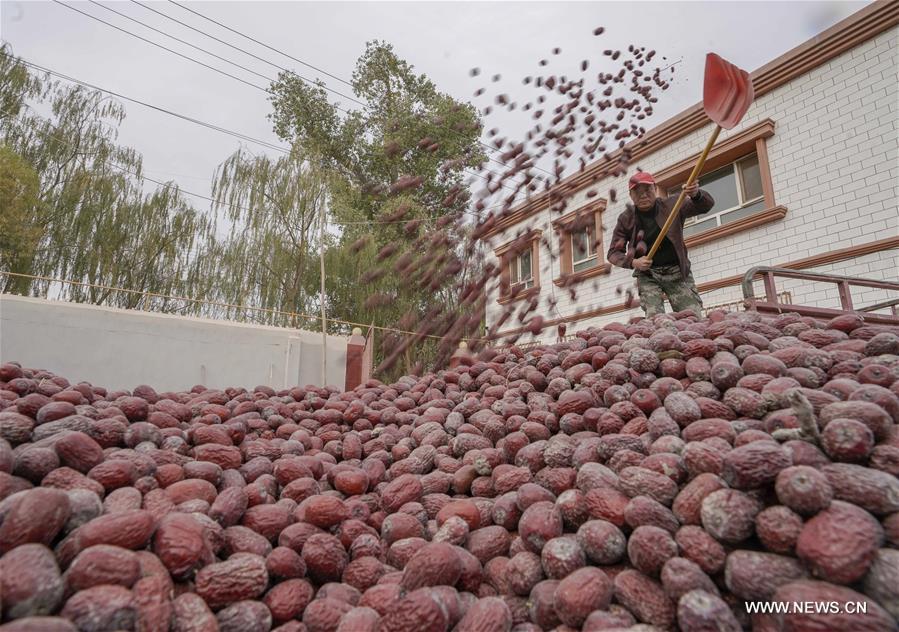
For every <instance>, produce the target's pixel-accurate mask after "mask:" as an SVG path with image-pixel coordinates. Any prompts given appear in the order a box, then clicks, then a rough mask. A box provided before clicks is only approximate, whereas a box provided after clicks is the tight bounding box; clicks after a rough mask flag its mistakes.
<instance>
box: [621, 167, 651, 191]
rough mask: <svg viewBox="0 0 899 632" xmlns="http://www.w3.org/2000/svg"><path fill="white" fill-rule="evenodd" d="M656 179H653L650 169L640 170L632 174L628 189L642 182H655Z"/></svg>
mask: <svg viewBox="0 0 899 632" xmlns="http://www.w3.org/2000/svg"><path fill="white" fill-rule="evenodd" d="M655 183H656V181H655V180H654V179H653V177H652V174H651V173H649V172H648V171H638V172H637V173H635V174H634V175H632V176H631V179H630V180H628V183H627V190H628V191H630V190H631V189H633V188H634V187H636V186H637V185H640V184H655Z"/></svg>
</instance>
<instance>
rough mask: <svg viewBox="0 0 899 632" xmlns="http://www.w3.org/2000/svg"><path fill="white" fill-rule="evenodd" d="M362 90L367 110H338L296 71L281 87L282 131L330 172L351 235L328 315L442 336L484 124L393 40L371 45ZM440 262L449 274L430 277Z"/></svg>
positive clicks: (335, 263)
mask: <svg viewBox="0 0 899 632" xmlns="http://www.w3.org/2000/svg"><path fill="white" fill-rule="evenodd" d="M351 84H352V90H353V94H354V100H355V101H358V102H360V103H361V104H362V105H361V106H360V107H358V108H355V107H354V109H344V106H346V105H348V104H346V103H344V104H342V105H341V104H339V103H338V104H332V103H330V102H329V100H328V93H327V91H326V90H325V89H324V87H323V86H322V85H320V84H316V85H312V84H309V83H307V82H305V81H303V80H302V79H300V78H299V77H298V76H296V75H295V74H293V73H289V72H284V73H281V75H279V78H278V81H276V82H275V83H274V84H273V85H272V88H271V89H272V92H273V97H272V102H273V108H274V111H273V113H272V115H271V119H272V121H273V123H274V129H275V132H276V134H277V135H278V136H279V137H280V138H282V139H284V140H286V141H289V142H290V143H291V145H292V146H295V147H300V148H302V150H303V151H304V153H305V154H306V155H307V156H308V157H310V159H312V160H314V161H315V162H316V163H317V164H319V165H320V166H321V167H322V168H323V169H326V170H327V171H328V172H329V173H330V174H331V178H330V179H329V182H330V187H329V192H330V204H329V212H330V217H331V220H332V222H333V223H334V224H336V225H337V226H338V227H339V231H340V240H339V242H338V243H337V244H336V245H335V246H334V248H332V249H331V250H330V251H329V252H328V257H327V268H328V270H329V274H328V275H327V288H326V289H327V301H328V309H329V312H330V313H332V314H336V315H338V316H340V317H342V318H345V319H347V320H352V321H354V322H360V323H369V322H374V323H376V324H379V325H384V326H389V327H395V328H399V329H404V330H409V331H416V330H417V329H418V328H419V326H420V325H421V324H422V323H424V324H425V325H426V326H427V327H426V328H428V329H429V330H430V331H432V332H436V331H438V330H439V327H438V326H437V325H438V323H437V322H436V319H435V318H434V313H435V307H438V308H445V307H446V305H447V303H448V302H449V303H451V302H452V300H449V301H448V300H447V297H446V296H443V295H442V294H445V293H450V294H453V293H454V292H456V293H457V292H458V291H459V288H458V287H457V285H459V284H458V283H457V282H458V280H459V277H458V274H452V273H451V271H452V270H453V269H454V266H453V265H452V263H451V260H452V259H453V258H456V259H457V260H459V261H461V262H462V265H470V263H471V262H468V261H465V257H464V253H463V251H462V249H461V248H460V247H459V244H461V243H463V242H464V235H463V234H462V232H461V230H460V228H459V227H460V226H461V225H462V223H461V222H458V221H457V220H458V217H459V214H460V213H462V212H463V210H464V209H465V208H466V205H467V204H468V201H469V194H468V190H467V187H466V185H465V182H464V170H465V168H466V167H474V166H476V165H478V164H480V162H481V161H482V160H483V155H482V153H481V152H480V148H479V145H478V137H479V135H480V130H481V126H480V121H479V119H478V116H477V113H476V111H475V110H474V108H473V107H472V106H470V105H468V104H464V103H460V102H458V101H456V100H455V99H453V98H452V97H451V96H449V95H447V94H445V93H442V92H440V91H439V90H438V89H437V87H436V86H435V85H434V83H433V82H432V81H431V80H430V79H428V77H426V76H425V75H421V74H416V73H415V72H414V68H413V67H412V66H411V65H410V64H408V63H407V62H406V61H404V60H402V59H400V58H399V57H398V56H397V55H396V53H395V52H394V51H393V48H392V47H391V46H390V45H389V44H387V43H384V42H369V43H368V44H367V46H366V50H365V52H364V54H363V55H362V56H361V57H360V58H359V60H358V62H357V64H356V68H355V71H354V73H353V77H352V81H351ZM441 257H442V258H443V261H441V264H442V265H443V268H442V269H441V270H440V271H437V270H436V269H435V271H434V272H433V274H432V275H431V276H432V278H431V279H425V278H423V275H426V274H427V271H428V270H429V269H430V268H431V267H434V266H435V260H437V259H439V258H441ZM459 261H457V264H458V263H459ZM419 277H422V278H419ZM416 278H417V279H418V280H419V281H423V282H422V283H418V282H415V281H416ZM438 311H439V310H438ZM440 318H443V316H441V317H440ZM420 340H423V338H422V337H419V341H420ZM406 342H407V343H408V342H409V339H408V337H407V340H406ZM420 351H422V347H421V346H419V347H418V351H417V352H416V354H415V355H418V356H421V355H422V353H419V352H420ZM425 355H429V354H425ZM430 356H431V357H433V354H430ZM411 368H412V367H411V366H410V365H408V364H407V366H406V369H407V370H411Z"/></svg>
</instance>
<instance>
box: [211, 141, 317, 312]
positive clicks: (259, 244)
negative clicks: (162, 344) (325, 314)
mask: <svg viewBox="0 0 899 632" xmlns="http://www.w3.org/2000/svg"><path fill="white" fill-rule="evenodd" d="M327 195H328V187H327V177H326V174H325V173H323V171H322V170H321V169H320V168H318V167H316V166H314V165H312V164H310V163H309V162H308V161H306V160H303V158H302V157H301V156H300V155H299V153H298V152H293V153H291V154H290V155H286V156H284V157H281V158H277V159H272V158H270V157H268V156H253V155H251V154H250V153H249V152H248V151H247V150H245V149H241V150H239V151H237V152H235V153H234V154H233V155H232V156H231V157H230V158H228V159H227V160H226V161H225V162H224V163H222V165H220V166H219V168H218V169H217V171H216V174H215V179H214V181H213V197H214V198H215V200H216V210H217V211H218V212H219V213H220V214H221V215H220V218H221V219H223V220H225V221H227V222H229V223H230V224H231V225H232V226H234V227H235V229H234V230H233V231H232V232H231V234H230V235H229V236H228V237H227V238H226V239H225V240H224V241H223V242H222V244H221V248H222V252H221V256H219V257H217V258H216V259H215V262H214V266H215V270H214V271H213V270H210V271H209V273H210V274H213V272H215V273H216V276H217V278H218V279H219V280H220V283H219V284H218V285H217V287H214V288H213V290H212V292H213V294H214V295H215V296H216V298H217V299H218V300H220V301H223V302H227V303H230V304H239V305H257V306H260V307H265V308H266V309H270V310H277V311H283V312H293V313H303V312H309V311H312V310H314V309H315V307H316V306H317V303H318V298H317V297H318V292H317V291H315V290H312V291H307V287H308V286H312V285H313V284H314V283H317V282H318V279H319V266H318V257H317V252H318V248H319V245H320V239H319V232H320V222H321V220H322V218H323V211H324V209H325V207H326V203H327ZM250 316H251V318H253V319H254V320H256V322H263V323H265V324H282V325H289V326H293V327H309V328H312V327H315V326H316V324H315V323H313V322H310V321H309V320H308V319H302V318H299V317H296V316H293V317H291V318H290V319H289V320H286V319H284V318H282V317H280V316H278V315H275V314H272V313H270V312H254V313H252V314H250Z"/></svg>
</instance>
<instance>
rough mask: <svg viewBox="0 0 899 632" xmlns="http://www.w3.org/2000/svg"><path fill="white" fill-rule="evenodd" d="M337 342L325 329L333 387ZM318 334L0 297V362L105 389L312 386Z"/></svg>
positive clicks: (339, 374)
mask: <svg viewBox="0 0 899 632" xmlns="http://www.w3.org/2000/svg"><path fill="white" fill-rule="evenodd" d="M346 345H347V341H346V339H344V338H342V337H336V336H328V367H327V371H328V373H327V377H328V383H329V384H334V385H336V386H338V387H340V388H341V390H343V385H344V376H345V369H346ZM321 351H322V339H321V333H315V332H310V331H303V330H299V329H286V328H278V327H264V326H259V325H247V324H241V323H232V322H223V321H216V320H207V319H202V318H187V317H183V316H171V315H167V314H154V313H149V312H140V311H133V310H122V309H114V308H109V307H97V306H95V305H83V304H78V303H68V302H62V301H47V300H44V299H37V298H25V297H21V296H13V295H9V294H0V361H3V362H8V361H10V360H15V361H17V362H20V363H21V364H22V365H23V366H27V367H31V368H41V369H46V370H49V371H52V372H54V373H56V374H58V375H62V376H64V377H66V378H68V379H69V380H71V381H72V382H73V383H74V382H78V381H82V380H83V381H87V382H90V383H92V384H95V385H97V386H103V387H105V388H107V389H133V388H134V387H135V386H137V385H139V384H149V385H150V386H152V387H153V388H155V389H156V390H159V391H173V390H186V389H189V388H191V387H192V386H194V385H195V384H202V385H204V386H207V387H209V388H225V387H228V386H238V387H239V386H243V387H245V388H253V387H254V386H258V385H266V386H271V387H272V388H276V389H280V388H285V387H289V386H295V385H300V386H305V385H306V384H316V385H320V384H321Z"/></svg>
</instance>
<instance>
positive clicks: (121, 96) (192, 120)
mask: <svg viewBox="0 0 899 632" xmlns="http://www.w3.org/2000/svg"><path fill="white" fill-rule="evenodd" d="M0 54H2V55H4V56H6V57H11V58H13V59H16V60H17V61H18V62H19V63H21V64H23V65H25V66H28V67H29V68H34V69H36V70H39V71H41V72H45V73H47V74H48V75H51V76H54V77H59V78H60V79H63V80H65V81H70V82H72V83H75V84H77V85H81V86H84V87H86V88H90V89H91V90H96V91H98V92H102V93H105V94H109V95H112V96H114V97H116V98H119V99H123V100H125V101H129V102H132V103H137V104H138V105H142V106H144V107H147V108H150V109H152V110H156V111H158V112H162V113H163V114H167V115H169V116H174V117H176V118H179V119H182V120H185V121H187V122H189V123H194V124H196V125H200V126H202V127H206V128H208V129H211V130H214V131H217V132H221V133H223V134H227V135H229V136H233V137H235V138H238V139H240V140H246V141H250V142H254V143H257V144H259V145H262V146H264V147H268V148H270V149H273V150H276V151H280V152H282V153H284V154H289V153H290V150H288V149H286V148H284V147H279V146H278V145H273V144H271V143H269V142H267V141H264V140H260V139H258V138H254V137H252V136H248V135H246V134H243V133H241V132H235V131H233V130H230V129H227V128H225V127H221V126H219V125H214V124H212V123H207V122H205V121H201V120H199V119H196V118H193V117H191V116H187V115H184V114H180V113H178V112H174V111H172V110H168V109H166V108H163V107H160V106H157V105H153V104H152V103H147V102H146V101H141V100H140V99H135V98H133V97H129V96H126V95H124V94H121V93H119V92H115V91H112V90H108V89H106V88H101V87H99V86H97V85H95V84H92V83H88V82H86V81H82V80H80V79H76V78H75V77H71V76H69V75H66V74H64V73H61V72H57V71H55V70H51V69H50V68H47V67H45V66H41V65H40V64H35V63H34V62H30V61H26V60H25V59H22V58H21V57H15V56H13V55H10V54H8V53H4V52H2V51H0ZM6 114H9V113H8V112H6ZM472 175H477V174H472ZM207 199H208V198H207ZM501 206H504V203H503V204H497V205H494V206H489V207H486V208H484V209H483V210H484V211H488V210H491V209H495V208H499V207H501ZM462 212H463V213H465V214H467V215H473V216H475V217H480V215H479V214H478V213H475V212H472V211H462ZM373 223H377V222H373Z"/></svg>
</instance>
